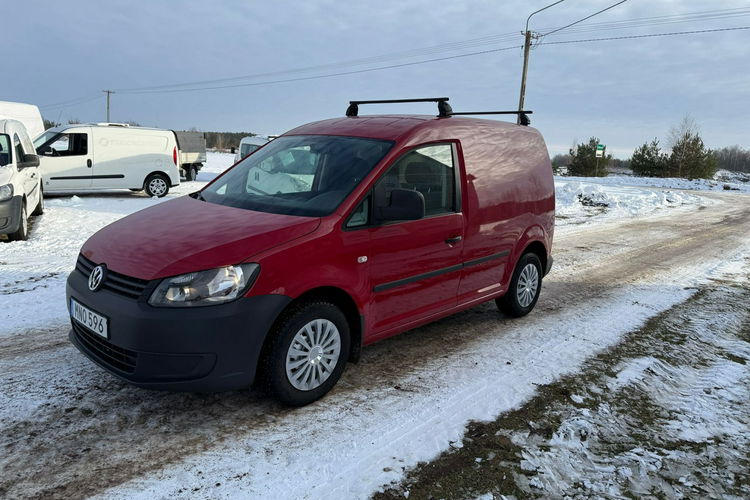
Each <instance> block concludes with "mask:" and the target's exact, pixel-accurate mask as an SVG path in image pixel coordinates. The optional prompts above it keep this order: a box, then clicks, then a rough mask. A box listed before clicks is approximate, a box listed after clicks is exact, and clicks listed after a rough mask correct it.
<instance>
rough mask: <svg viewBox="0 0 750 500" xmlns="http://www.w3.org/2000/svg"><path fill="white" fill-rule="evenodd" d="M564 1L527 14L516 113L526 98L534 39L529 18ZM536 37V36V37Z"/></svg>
mask: <svg viewBox="0 0 750 500" xmlns="http://www.w3.org/2000/svg"><path fill="white" fill-rule="evenodd" d="M564 1H565V0H558V1H557V2H554V3H551V4H549V5H547V6H546V7H542V8H541V9H539V10H537V11H534V12H532V13H531V14H529V17H527V18H526V30H525V31H524V32H523V35H524V44H523V73H522V74H521V97H520V98H519V99H518V111H523V102H524V99H525V98H526V73H528V71H529V51H530V50H531V39H532V38H534V37H535V35H532V33H531V31H529V20H530V19H531V16H533V15H534V14H538V13H539V12H541V11H543V10H546V9H549V8H550V7H552V6H553V5H557V4H559V3H562V2H564ZM536 37H538V35H536ZM516 123H518V124H519V125H520V124H521V114H520V113H519V114H518V121H517V122H516Z"/></svg>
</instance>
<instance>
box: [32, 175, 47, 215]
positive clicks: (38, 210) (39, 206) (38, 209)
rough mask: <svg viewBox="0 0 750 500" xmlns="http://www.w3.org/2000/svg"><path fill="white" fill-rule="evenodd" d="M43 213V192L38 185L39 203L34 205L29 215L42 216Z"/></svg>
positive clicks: (40, 185) (40, 184)
mask: <svg viewBox="0 0 750 500" xmlns="http://www.w3.org/2000/svg"><path fill="white" fill-rule="evenodd" d="M43 213H44V190H43V189H42V183H41V182H40V183H39V203H37V204H36V208H35V209H34V211H33V212H31V215H42V214H43Z"/></svg>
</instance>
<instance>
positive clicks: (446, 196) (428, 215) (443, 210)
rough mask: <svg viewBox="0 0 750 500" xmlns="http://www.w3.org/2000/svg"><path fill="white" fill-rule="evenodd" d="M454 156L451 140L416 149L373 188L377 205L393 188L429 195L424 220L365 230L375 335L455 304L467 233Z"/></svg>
mask: <svg viewBox="0 0 750 500" xmlns="http://www.w3.org/2000/svg"><path fill="white" fill-rule="evenodd" d="M456 158H457V151H456V148H455V146H454V145H453V144H451V143H443V144H429V145H425V146H420V147H416V148H414V149H412V150H410V151H408V152H407V153H405V154H403V155H401V156H400V157H399V158H398V159H397V160H396V161H395V162H394V163H393V165H392V166H391V167H390V168H389V169H388V170H387V171H386V173H385V174H384V175H383V176H382V177H381V178H380V179H379V180H378V182H377V183H376V184H375V187H374V188H373V192H372V194H371V198H372V204H373V206H375V207H377V205H378V204H382V203H385V204H387V203H388V200H389V194H390V191H392V190H393V189H413V190H416V191H419V192H420V193H422V195H423V196H424V199H425V217H424V218H422V219H419V220H413V221H400V222H390V223H385V224H382V225H373V226H371V227H369V228H368V229H367V230H368V231H369V233H370V234H369V236H370V256H369V266H368V270H369V274H370V282H371V284H372V294H373V295H372V301H371V304H370V311H369V314H370V320H369V325H370V327H371V328H372V331H373V334H374V336H375V337H378V336H386V335H388V334H390V333H392V332H395V331H397V330H399V329H401V328H403V327H405V326H407V325H409V324H412V323H416V322H418V321H419V320H422V319H425V318H429V317H430V316H434V315H436V314H439V313H440V312H443V311H445V310H447V309H450V308H452V307H454V306H455V305H456V300H457V299H456V294H457V290H458V283H459V280H460V276H461V267H462V266H461V251H462V245H463V241H462V238H463V231H464V218H463V214H462V213H461V209H460V207H461V203H460V188H459V175H458V167H457V165H458V162H457V161H456Z"/></svg>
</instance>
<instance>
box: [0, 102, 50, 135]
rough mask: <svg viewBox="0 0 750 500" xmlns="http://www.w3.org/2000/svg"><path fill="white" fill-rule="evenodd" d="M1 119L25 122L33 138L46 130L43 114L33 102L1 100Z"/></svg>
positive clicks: (27, 131) (27, 130)
mask: <svg viewBox="0 0 750 500" xmlns="http://www.w3.org/2000/svg"><path fill="white" fill-rule="evenodd" d="M0 120H18V121H19V122H21V123H23V126H24V127H26V133H27V134H28V135H29V137H31V139H34V138H35V137H36V136H38V135H39V134H41V133H42V132H44V120H42V114H41V113H40V112H39V108H38V107H36V106H34V105H33V104H26V103H23V102H8V101H0Z"/></svg>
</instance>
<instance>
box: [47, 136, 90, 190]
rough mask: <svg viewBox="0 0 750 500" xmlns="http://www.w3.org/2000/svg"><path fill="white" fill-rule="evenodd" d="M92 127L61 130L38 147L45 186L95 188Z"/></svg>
mask: <svg viewBox="0 0 750 500" xmlns="http://www.w3.org/2000/svg"><path fill="white" fill-rule="evenodd" d="M92 142H93V141H92V140H91V127H76V128H74V129H70V130H67V131H65V132H61V133H60V134H58V135H57V136H55V137H53V138H52V139H50V140H49V141H47V142H46V143H44V144H41V145H40V146H39V147H38V148H37V154H38V155H39V156H40V163H41V167H42V174H43V176H44V189H46V190H57V191H60V190H77V189H87V188H90V187H91V179H92V175H93V154H92Z"/></svg>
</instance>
